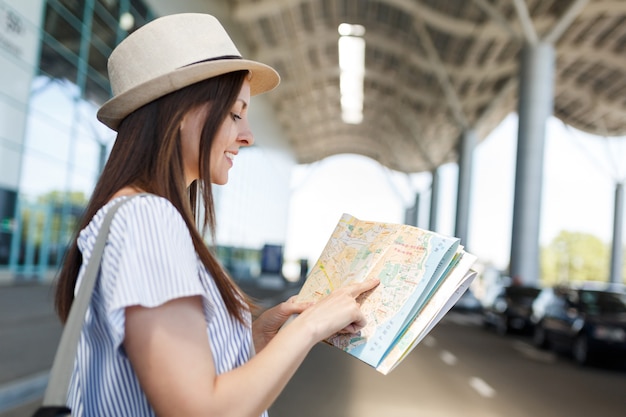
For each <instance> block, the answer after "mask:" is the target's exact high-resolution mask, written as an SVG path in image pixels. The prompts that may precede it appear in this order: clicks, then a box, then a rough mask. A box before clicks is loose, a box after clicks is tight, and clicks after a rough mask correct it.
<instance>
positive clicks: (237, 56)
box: [180, 55, 243, 68]
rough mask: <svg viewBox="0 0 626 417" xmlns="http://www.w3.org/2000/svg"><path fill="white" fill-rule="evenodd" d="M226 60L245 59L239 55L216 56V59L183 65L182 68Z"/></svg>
mask: <svg viewBox="0 0 626 417" xmlns="http://www.w3.org/2000/svg"><path fill="white" fill-rule="evenodd" d="M224 59H243V58H242V57H240V56H239V55H223V56H216V57H215V58H207V59H203V60H202V61H197V62H192V63H191V64H187V65H183V66H182V67H180V68H185V67H190V66H192V65H196V64H202V63H204V62H211V61H221V60H224Z"/></svg>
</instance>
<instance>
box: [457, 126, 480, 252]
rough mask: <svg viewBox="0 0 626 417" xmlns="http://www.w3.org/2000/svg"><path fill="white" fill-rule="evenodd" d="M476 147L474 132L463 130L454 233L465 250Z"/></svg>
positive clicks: (460, 144) (460, 143)
mask: <svg viewBox="0 0 626 417" xmlns="http://www.w3.org/2000/svg"><path fill="white" fill-rule="evenodd" d="M475 147H476V132H475V131H474V130H472V129H468V130H465V131H464V132H463V134H462V135H461V139H460V141H459V179H458V185H457V187H458V190H457V200H456V222H455V228H454V235H455V236H456V237H458V238H460V239H461V244H462V245H464V246H465V249H466V250H467V242H468V231H469V208H470V189H471V185H472V161H473V159H474V148H475Z"/></svg>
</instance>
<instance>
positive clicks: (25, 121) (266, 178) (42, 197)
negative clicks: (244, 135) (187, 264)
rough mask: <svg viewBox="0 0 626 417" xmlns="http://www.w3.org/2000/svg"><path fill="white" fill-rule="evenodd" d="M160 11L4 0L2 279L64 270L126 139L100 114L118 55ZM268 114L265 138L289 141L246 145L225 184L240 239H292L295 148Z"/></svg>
mask: <svg viewBox="0 0 626 417" xmlns="http://www.w3.org/2000/svg"><path fill="white" fill-rule="evenodd" d="M153 17H154V16H153V15H152V13H151V11H150V9H149V8H148V7H147V6H146V5H145V3H144V2H143V1H141V0H0V281H2V280H7V279H10V280H13V279H19V280H30V279H37V280H41V279H48V278H50V277H51V275H52V274H53V273H54V272H55V271H56V268H57V267H58V265H59V263H60V261H61V258H62V255H63V253H64V249H65V247H66V246H67V243H68V242H69V240H70V238H71V235H72V234H73V232H74V226H75V223H76V221H77V219H78V217H79V216H80V215H81V213H82V210H83V207H84V206H85V204H86V202H87V201H88V198H89V195H90V193H91V190H92V189H93V187H94V185H95V182H96V180H97V178H98V175H99V172H100V171H101V169H102V166H103V164H104V162H105V161H106V158H107V155H108V152H109V150H110V148H111V145H112V143H113V141H114V139H115V132H113V131H111V130H109V129H108V128H107V127H105V126H104V125H102V124H101V123H100V122H98V121H97V119H96V111H97V109H98V108H99V106H100V105H101V104H102V103H103V102H105V101H106V100H107V99H108V98H109V97H110V85H109V82H108V79H107V71H106V62H107V57H108V56H109V54H110V53H111V51H112V50H113V48H114V47H115V46H116V45H117V44H118V43H119V42H120V41H121V40H122V39H124V38H125V37H126V36H127V35H128V33H130V32H132V31H133V30H135V29H136V28H137V27H140V26H142V25H143V24H144V23H146V22H147V21H149V20H151V19H152V18H153ZM255 110H256V109H255ZM267 120H270V119H268V118H267V117H266V115H263V114H261V115H259V116H258V118H257V122H258V124H257V126H256V127H257V128H258V129H255V134H256V135H255V136H256V139H257V143H261V142H263V140H260V138H259V136H261V137H263V136H265V137H266V138H267V139H269V140H270V142H271V141H272V140H276V139H278V142H277V143H278V144H277V143H276V142H274V143H272V144H270V145H271V146H270V147H271V148H272V149H264V150H260V149H259V148H257V147H254V148H251V149H250V150H248V151H247V152H243V153H242V155H241V157H240V158H238V161H237V162H238V164H239V163H240V162H241V163H242V164H241V165H242V166H241V167H237V168H238V169H237V172H235V173H233V175H231V182H232V183H235V182H236V183H238V185H236V184H235V185H233V186H231V185H230V184H229V186H228V187H227V188H219V187H218V189H217V190H216V200H217V201H216V203H217V206H216V208H217V211H218V213H217V215H218V223H219V224H220V225H221V228H220V229H218V233H217V237H218V242H221V243H222V244H224V245H227V246H228V247H252V248H257V249H259V250H260V248H262V247H263V245H265V244H266V243H271V244H274V243H278V244H282V243H283V242H284V238H285V235H286V230H285V229H286V224H287V223H286V218H287V207H288V200H289V180H290V174H291V172H290V170H291V168H292V166H293V158H292V157H291V155H290V154H289V152H288V151H286V150H285V149H284V147H283V145H282V143H281V142H280V133H279V132H276V131H275V130H274V128H273V127H272V126H271V123H269V124H268V125H266V123H268V122H266V121H267ZM253 123H255V122H254V121H253ZM259 125H260V126H259ZM259 133H260V134H259ZM265 143H267V141H265ZM273 145H277V146H273ZM267 167H272V168H271V169H267ZM233 178H237V180H236V181H232V179H233ZM250 200H252V201H253V202H252V203H251V202H250ZM250 205H253V206H254V207H255V209H256V210H257V212H256V213H255V212H254V211H251V210H250V208H249V207H250ZM259 214H263V215H264V216H265V218H266V219H268V220H267V222H264V225H263V226H264V227H265V225H271V227H269V226H268V227H267V230H263V228H262V227H259V226H256V227H257V228H256V229H253V227H255V226H254V225H255V223H256V224H258V221H257V219H258V215H259ZM273 219H275V220H277V221H273ZM226 263H227V262H226Z"/></svg>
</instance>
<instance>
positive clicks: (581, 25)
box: [176, 0, 626, 172]
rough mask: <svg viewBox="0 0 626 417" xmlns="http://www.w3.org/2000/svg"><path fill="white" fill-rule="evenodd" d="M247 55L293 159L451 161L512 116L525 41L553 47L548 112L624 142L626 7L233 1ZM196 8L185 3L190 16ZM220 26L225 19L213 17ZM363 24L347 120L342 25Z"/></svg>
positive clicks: (602, 3) (559, 2) (569, 0)
mask: <svg viewBox="0 0 626 417" xmlns="http://www.w3.org/2000/svg"><path fill="white" fill-rule="evenodd" d="M217 3H220V7H219V9H220V11H221V12H222V13H224V12H225V13H227V14H228V18H229V19H230V20H232V22H233V23H234V25H236V26H237V27H238V28H240V29H241V31H242V32H243V37H244V39H245V42H246V47H247V50H248V51H249V53H248V54H247V55H248V57H250V58H253V59H257V60H260V61H262V62H265V63H267V64H269V65H272V66H273V67H274V68H276V69H277V70H278V72H279V73H280V74H281V77H282V82H281V85H280V86H279V87H278V88H277V89H276V90H274V91H272V92H271V93H269V94H267V100H268V102H269V103H271V105H272V106H273V108H274V110H275V113H276V115H277V118H278V121H279V122H280V124H281V126H282V127H283V129H284V131H285V133H286V135H287V137H288V139H289V141H290V143H291V145H292V146H293V149H294V152H295V155H296V158H297V160H298V162H300V163H310V162H315V161H318V160H320V159H322V158H325V157H327V156H330V155H335V154H339V153H356V154H361V155H365V156H369V157H371V158H374V159H376V160H377V161H379V162H380V163H382V164H384V165H385V166H387V167H389V168H392V169H395V170H398V171H402V172H421V171H427V170H432V169H433V168H435V167H437V166H439V165H441V164H444V163H447V162H453V161H456V160H457V144H458V142H459V137H460V135H461V132H462V131H463V130H465V129H474V130H475V131H476V133H477V136H478V138H479V140H482V139H484V138H485V137H486V136H487V135H488V134H489V133H490V132H491V131H492V130H493V129H494V128H495V127H496V126H497V125H498V124H499V123H500V122H501V121H502V120H503V119H504V118H505V117H506V116H507V115H508V114H509V113H511V112H514V111H516V107H517V95H518V88H519V83H518V68H519V56H520V51H521V49H522V47H523V46H524V45H525V44H534V43H538V42H550V43H553V44H554V45H555V52H556V63H555V88H554V91H555V96H554V115H555V116H556V117H558V118H559V119H561V120H562V121H563V122H565V123H567V124H569V125H571V126H574V127H576V128H577V129H580V130H583V131H586V132H589V133H592V134H597V135H603V136H618V135H624V134H626V65H625V64H626V1H622V0H232V1H228V2H222V1H206V2H201V1H189V0H188V2H185V1H183V2H180V3H177V4H178V5H177V6H176V7H177V9H178V11H181V12H182V11H186V9H185V4H187V5H188V6H189V7H190V9H191V8H193V10H189V11H199V10H197V9H198V8H202V5H203V4H206V9H205V10H203V11H205V12H209V13H211V12H212V9H213V8H215V7H216V4H217ZM192 6H193V7H192ZM218 17H219V16H218ZM341 23H350V24H358V25H362V26H363V27H364V28H365V34H364V35H363V38H364V40H365V44H366V46H365V75H364V104H363V122H362V123H361V124H358V125H352V124H346V123H344V122H343V121H342V117H341V106H340V88H339V84H340V82H339V79H340V70H339V58H338V46H337V43H338V38H339V33H338V26H339V25H340V24H341Z"/></svg>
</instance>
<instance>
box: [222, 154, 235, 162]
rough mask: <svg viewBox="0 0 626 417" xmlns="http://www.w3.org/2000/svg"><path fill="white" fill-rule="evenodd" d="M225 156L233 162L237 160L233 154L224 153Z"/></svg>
mask: <svg viewBox="0 0 626 417" xmlns="http://www.w3.org/2000/svg"><path fill="white" fill-rule="evenodd" d="M224 155H226V158H228V159H230V160H231V161H232V160H233V159H235V154H234V153H231V152H224Z"/></svg>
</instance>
